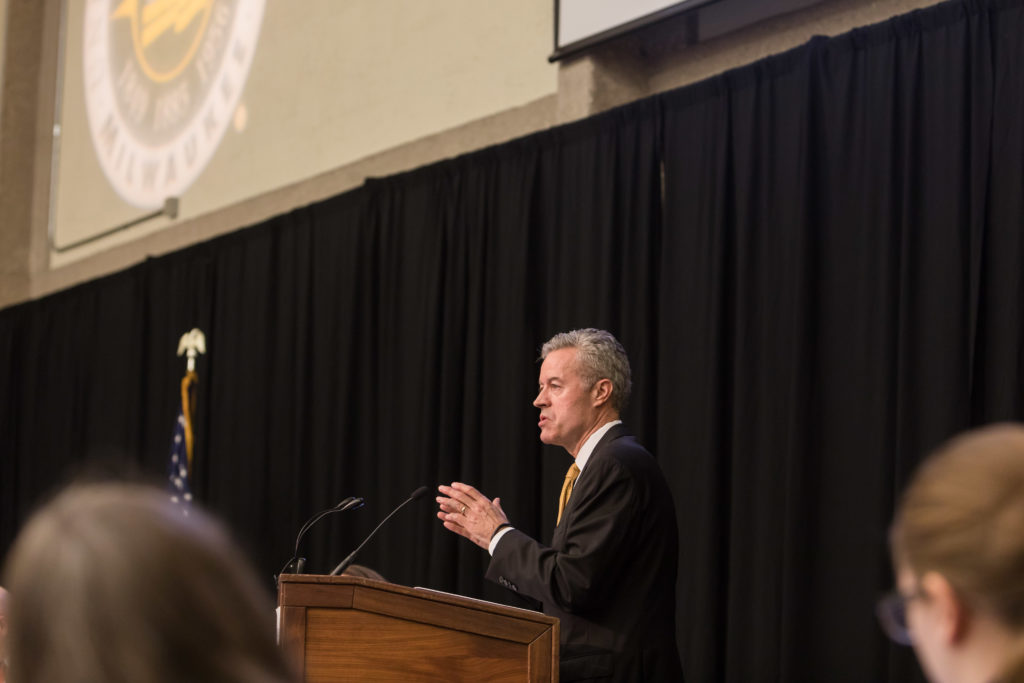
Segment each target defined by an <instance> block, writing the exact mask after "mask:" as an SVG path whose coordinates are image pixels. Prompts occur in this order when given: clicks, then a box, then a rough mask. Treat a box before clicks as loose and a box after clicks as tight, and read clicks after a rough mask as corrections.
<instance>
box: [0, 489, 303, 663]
mask: <svg viewBox="0 0 1024 683" xmlns="http://www.w3.org/2000/svg"><path fill="white" fill-rule="evenodd" d="M4 578H5V583H6V585H7V586H8V588H9V589H10V590H11V595H12V600H11V601H10V611H9V617H10V623H11V637H10V639H9V643H8V644H9V651H10V662H11V680H13V681H19V682H20V683H72V682H73V683H101V682H103V683H171V682H172V681H175V682H177V681H209V682H211V683H213V682H216V683H221V682H224V683H234V682H236V681H237V682H238V683H242V682H243V681H244V682H246V683H278V682H284V681H291V680H293V679H292V677H291V674H290V671H289V670H288V668H287V666H286V665H285V662H284V660H283V658H282V655H281V652H280V650H279V649H278V648H277V645H276V643H275V639H274V606H273V604H272V603H271V602H270V600H269V597H268V596H267V595H266V593H265V592H264V590H263V588H262V587H261V586H260V584H259V582H258V581H257V579H256V577H255V576H254V574H253V572H252V570H250V569H249V567H248V564H247V563H246V561H245V560H244V559H243V557H242V555H241V553H240V552H239V551H238V550H237V548H236V547H235V545H234V543H233V542H232V541H231V539H230V538H229V537H228V535H227V533H226V532H225V530H224V529H223V528H222V527H221V525H220V524H218V523H217V522H215V521H214V520H213V519H211V518H210V517H209V516H207V515H206V514H204V513H203V512H202V511H200V510H198V509H197V508H195V507H193V508H191V509H190V510H189V511H188V514H187V515H185V514H184V513H183V511H182V509H181V508H180V507H179V506H177V505H174V504H172V503H171V502H170V500H169V499H168V496H167V494H166V493H164V492H162V491H159V490H157V489H153V488H149V487H146V486H141V485H134V484H113V483H110V484H90V485H76V486H72V487H70V488H68V489H67V490H65V491H64V492H63V493H61V494H60V495H58V496H57V497H56V498H55V499H54V500H53V501H51V502H50V503H49V504H48V505H46V506H45V507H43V508H42V509H41V510H39V511H38V512H37V513H36V514H35V515H34V516H33V517H32V518H31V519H30V520H29V522H28V524H27V525H26V526H25V527H24V529H22V531H21V533H20V534H19V536H18V538H17V539H16V541H15V543H14V546H13V547H12V549H11V552H10V553H9V555H8V558H7V564H6V566H5V571H4Z"/></svg>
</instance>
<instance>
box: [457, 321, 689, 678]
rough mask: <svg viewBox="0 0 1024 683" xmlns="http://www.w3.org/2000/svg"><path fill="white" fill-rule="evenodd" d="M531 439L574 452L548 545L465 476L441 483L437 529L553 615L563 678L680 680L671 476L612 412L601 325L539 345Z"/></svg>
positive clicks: (617, 404)
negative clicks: (479, 552) (460, 539)
mask: <svg viewBox="0 0 1024 683" xmlns="http://www.w3.org/2000/svg"><path fill="white" fill-rule="evenodd" d="M541 358H542V359H543V363H542V365H541V369H540V380H539V386H538V389H539V391H538V394H537V398H536V399H535V400H534V402H533V405H534V406H536V407H537V408H539V409H540V419H539V421H538V426H539V427H540V438H541V441H543V442H544V443H546V444H552V445H557V446H562V447H563V448H565V450H566V451H568V452H569V454H570V455H571V456H572V457H573V458H574V459H575V462H574V463H573V465H572V466H571V467H570V468H569V473H568V474H567V475H566V480H565V483H564V486H563V490H562V495H561V497H560V500H559V514H558V522H557V524H556V526H555V532H554V536H553V538H552V541H551V544H550V545H544V544H542V543H539V542H537V541H535V540H534V539H532V538H530V537H529V536H527V535H526V534H524V533H522V532H521V531H519V530H517V529H515V528H514V527H512V526H511V525H510V523H509V520H508V518H507V517H506V515H505V513H504V511H503V510H502V509H501V501H500V499H499V498H495V499H494V500H493V501H492V500H490V499H488V498H487V497H486V496H484V495H483V494H481V493H480V492H479V491H477V490H476V489H475V488H473V487H472V486H469V485H467V484H463V483H459V482H453V483H452V485H451V486H441V487H439V491H440V492H441V495H440V496H438V498H437V501H438V503H439V504H440V511H439V512H438V517H439V518H440V519H441V520H442V521H443V522H444V526H445V528H447V529H449V530H451V531H453V532H455V533H457V534H460V535H461V536H465V537H466V538H468V539H469V540H471V541H473V542H474V543H476V544H477V545H479V546H480V547H482V548H487V549H488V550H489V552H490V553H491V562H490V565H489V567H488V569H487V578H488V579H491V580H493V581H496V582H497V583H499V584H501V585H502V586H505V587H506V588H508V589H510V590H512V591H515V592H517V593H522V594H524V595H527V596H530V597H532V598H534V599H536V600H539V601H541V603H542V604H543V605H544V612H545V613H546V614H550V615H552V616H556V617H558V618H559V620H560V622H561V641H562V643H561V666H560V673H561V680H563V681H572V680H580V679H586V680H608V681H639V680H651V681H680V680H682V676H683V674H682V668H681V666H680V663H679V653H678V651H677V649H676V643H675V584H676V570H677V565H678V545H679V539H678V531H677V528H676V518H675V506H674V504H673V501H672V494H671V492H670V491H669V488H668V484H667V483H666V481H665V478H664V476H663V475H662V473H661V469H660V468H659V467H658V464H657V462H656V461H655V460H654V458H653V457H652V456H651V454H650V453H649V452H648V451H647V450H646V449H644V448H643V447H642V446H641V445H640V444H639V443H637V441H636V440H635V439H634V438H633V437H632V436H630V435H629V433H628V431H627V430H626V428H625V426H623V424H622V423H621V421H620V420H619V415H620V413H621V411H622V409H623V408H624V407H625V405H626V402H627V401H628V399H629V393H630V390H631V388H632V387H631V378H630V369H629V360H628V358H627V357H626V353H625V351H624V350H623V348H622V345H621V344H619V342H618V341H617V340H616V339H615V337H614V336H612V335H611V334H610V333H608V332H605V331H604V330H596V329H592V328H587V329H583V330H573V331H571V332H564V333H561V334H557V335H555V336H554V337H552V338H551V339H550V340H548V342H547V343H546V344H544V347H543V349H542V351H541Z"/></svg>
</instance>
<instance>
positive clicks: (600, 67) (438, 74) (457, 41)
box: [0, 0, 934, 305]
mask: <svg viewBox="0 0 1024 683" xmlns="http://www.w3.org/2000/svg"><path fill="white" fill-rule="evenodd" d="M40 1H42V2H46V3H49V4H52V3H54V2H57V1H58V0H40ZM341 4H342V3H335V2H332V0H311V2H310V3H309V6H310V7H311V8H313V9H317V8H319V10H321V11H322V10H323V9H324V8H325V7H326V6H327V5H330V6H332V7H337V6H340V5H341ZM399 4H402V6H403V8H404V10H405V11H398V10H396V9H395V7H397V6H398V5H399ZM499 4H505V3H494V4H493V5H492V4H491V3H475V2H469V1H468V0H466V1H465V2H456V1H455V0H450V2H445V3H415V2H408V3H398V2H397V1H395V2H388V3H385V2H379V1H376V0H365V1H363V0H358V1H357V0H349V1H347V2H346V3H344V5H345V6H347V7H348V8H349V10H346V11H351V12H352V13H353V14H346V15H345V16H346V19H345V21H343V22H341V23H343V24H345V26H347V27H351V26H359V27H363V28H364V29H365V30H362V31H358V32H356V33H357V34H358V35H352V36H351V42H349V43H347V44H346V45H344V46H339V45H337V43H336V42H335V43H330V41H327V42H328V43H329V44H330V45H333V47H329V48H326V49H327V50H328V52H327V55H326V57H325V56H324V55H322V54H319V53H317V54H316V56H315V60H319V61H316V63H313V62H314V61H315V60H314V55H313V54H312V53H313V52H316V50H314V47H315V46H316V45H317V44H318V43H319V44H321V45H322V44H323V42H324V41H325V40H326V38H325V36H326V34H328V33H331V31H330V30H328V28H327V27H326V26H322V25H318V24H314V25H308V24H307V25H305V29H304V30H306V31H307V33H306V35H308V36H309V37H310V40H308V41H306V42H307V43H308V45H304V46H303V47H302V48H301V49H292V50H290V51H287V52H286V53H285V54H284V55H282V56H281V57H280V59H281V60H283V61H280V62H278V63H277V64H278V67H277V68H275V67H274V66H273V65H269V64H260V63H259V60H260V59H264V60H269V59H270V58H269V56H268V55H270V54H271V52H269V51H268V52H265V53H260V55H262V56H260V55H257V57H256V60H255V61H254V63H253V67H252V72H251V75H250V79H252V84H251V87H252V91H251V92H252V93H257V92H260V91H268V92H271V93H272V92H273V91H274V88H275V85H274V84H275V83H276V84H280V83H281V82H282V79H283V80H285V81H287V79H288V78H289V77H290V76H294V74H296V73H302V74H304V75H303V76H302V78H303V79H307V80H304V81H303V82H304V83H307V84H312V83H314V82H316V83H320V82H322V81H323V80H325V79H330V78H335V79H336V80H337V87H335V88H333V89H331V90H330V91H329V92H318V90H317V88H316V87H313V86H312V85H310V86H309V87H307V88H302V87H300V88H296V89H295V90H293V91H289V92H290V96H287V97H286V96H280V97H279V98H278V99H279V100H280V101H276V100H275V99H274V98H273V96H272V95H271V99H270V100H269V101H266V100H261V99H260V97H259V96H258V95H255V94H253V95H250V91H249V90H247V91H246V94H245V97H244V102H245V104H246V107H247V109H248V113H249V117H248V122H247V128H246V131H245V133H244V139H243V135H239V134H237V133H233V132H231V131H229V133H228V136H229V140H228V141H227V142H226V145H225V147H224V149H223V150H222V151H219V152H218V153H217V154H218V156H217V157H215V158H214V159H213V161H211V164H210V167H209V169H208V170H207V172H206V174H204V176H203V178H204V179H205V180H204V181H203V182H204V186H203V188H202V189H197V190H195V191H194V192H195V196H190V195H191V194H192V191H190V193H189V194H187V195H186V197H184V198H183V208H184V211H185V215H183V216H182V217H181V218H179V219H178V220H177V221H175V222H174V223H173V225H172V226H171V227H169V228H167V229H163V228H164V225H162V224H161V223H160V221H156V222H154V224H152V225H145V226H142V227H140V228H134V229H132V230H130V231H128V232H126V233H124V234H122V235H119V236H117V237H114V238H111V239H109V240H107V241H105V242H104V243H102V244H99V245H95V246H91V247H89V248H88V250H87V251H85V250H83V251H81V252H80V253H78V254H75V255H73V258H74V260H73V261H71V260H67V259H63V257H61V258H57V257H55V256H54V255H53V254H52V253H49V252H44V256H45V257H44V258H42V259H40V258H39V253H40V244H44V245H45V234H46V225H47V222H48V219H49V218H50V216H49V214H48V210H47V206H48V199H49V197H48V191H49V190H48V185H47V183H46V182H44V181H47V180H48V178H49V176H48V163H49V158H50V152H51V149H50V142H49V140H48V139H47V137H46V136H45V135H43V134H42V132H45V131H47V130H48V126H49V125H50V124H48V123H47V121H46V118H45V116H41V120H38V121H36V124H35V126H36V129H35V133H36V142H35V146H34V148H33V152H34V155H35V159H36V161H37V164H38V165H39V166H40V167H42V168H43V169H44V171H45V172H44V173H43V174H42V177H41V178H40V179H37V182H36V183H35V185H34V186H33V187H32V192H31V193H30V194H31V196H32V197H34V198H35V199H34V200H33V201H29V200H27V199H25V198H21V199H20V200H19V199H12V198H11V197H7V199H4V198H3V193H2V192H0V212H2V213H0V215H10V214H9V213H8V212H7V208H8V207H10V206H11V204H12V202H14V203H16V202H18V201H21V202H23V203H24V202H28V206H27V209H26V210H25V211H24V212H23V214H22V215H27V216H28V219H27V220H26V219H20V220H19V222H18V223H17V224H11V223H8V222H4V223H2V224H0V242H3V241H4V240H8V241H9V239H10V236H11V235H15V236H16V238H17V239H16V240H15V241H17V242H18V243H19V244H22V245H25V244H28V245H30V246H31V249H29V250H28V251H30V252H31V253H32V254H35V258H34V259H33V258H31V257H29V258H25V259H24V260H22V261H19V262H18V263H20V264H21V266H20V267H21V269H22V274H23V275H24V278H23V281H24V282H25V283H27V286H26V287H23V288H21V289H18V288H16V287H6V286H5V285H4V284H3V283H4V280H3V279H0V305H4V304H7V303H11V302H14V301H18V300H22V299H24V298H25V297H26V296H32V297H34V296H40V295H44V294H46V293H49V292H52V291H55V290H57V289H60V288H63V287H67V286H70V285H72V284H75V283H78V282H81V281H84V280H88V279H91V278H95V277H97V276H100V275H103V274H106V273H110V272H114V271H116V270H120V269H123V268H125V267H127V266H129V265H131V264H133V263H135V262H138V261H139V260H141V259H143V258H145V257H146V256H148V255H157V254H162V253H167V252H169V251H173V250H176V249H179V248H181V247H184V246H187V245H189V244H192V243H194V242H197V241H201V240H204V239H208V238H210V237H213V236H216V235H219V234H222V233H225V232H229V231H232V230H235V229H238V228H240V227H243V226H246V225H250V224H252V223H256V222H259V221H261V220H264V219H266V218H268V217H270V216H273V215H275V214H278V213H281V212H284V211H287V210H289V209H291V208H294V207H295V206H299V205H302V204H306V203H309V202H312V201H316V200H318V199H322V198H324V197H328V196H331V195H333V194H336V193H338V192H342V191H345V190H347V189H350V188H352V187H355V186H357V185H359V184H360V183H361V182H362V181H363V179H364V178H365V177H367V176H370V175H375V176H380V175H386V174H390V173H396V172H400V171H402V170H406V169H409V168H414V167H416V166H420V165H423V164H426V163H430V162H432V161H435V160H438V159H441V158H445V157H448V156H452V155H455V154H459V153H462V152H466V151H470V150H473V149H477V148H480V147H484V146H487V145H491V144H496V143H500V142H503V141H507V140H509V139H511V138H513V137H517V136H520V135H524V134H528V133H530V132H533V131H536V130H539V129H543V128H546V127H549V126H553V125H557V124H559V123H564V122H567V121H570V120H574V119H576V118H580V117H584V116H588V115H590V114H593V113H595V112H598V111H601V110H603V109H605V108H608V107H612V106H616V105H619V104H622V103H625V102H628V101H631V100H633V99H636V98H639V97H644V96H646V95H649V94H652V93H655V92H661V91H664V90H667V89H671V88H675V87H679V86H681V85H685V84H688V83H692V82H694V81H697V80H701V79H703V78H707V77H709V76H712V75H714V74H716V73H720V72H721V71H724V70H726V69H729V68H732V67H736V66H740V65H743V64H746V63H749V62H751V61H754V60H756V59H759V58H762V57H764V56H767V55H770V54H774V53H778V52H781V51H784V50H787V49H789V48H791V47H795V46H797V45H800V44H802V43H804V42H806V41H807V40H808V39H809V38H810V37H812V36H814V35H822V34H824V35H836V34H839V33H843V32H845V31H848V30H850V29H852V28H855V27H857V26H862V25H865V24H869V23H874V22H877V21H883V20H885V19H887V18H889V17H891V16H894V15H896V14H901V13H904V12H907V11H910V10H912V9H915V8H918V7H923V6H927V5H931V4H934V0H826V1H825V2H822V3H820V4H817V5H814V6H811V7H807V8H805V9H801V10H799V11H795V12H792V13H790V14H788V15H785V16H781V17H776V18H774V19H769V20H767V21H764V22H761V23H759V24H757V25H754V26H751V27H748V28H746V29H743V30H740V31H736V32H732V33H729V34H726V35H723V36H720V37H717V38H714V39H712V40H710V41H707V42H704V43H700V44H697V45H691V44H689V43H688V40H687V39H686V38H685V36H686V35H688V34H689V32H690V31H689V28H688V27H687V26H686V25H685V21H686V20H685V19H676V20H671V21H669V22H667V23H665V24H663V25H660V26H657V27H652V28H649V29H647V30H645V31H643V32H642V33H639V34H634V35H632V36H628V37H624V38H621V39H619V40H617V41H615V42H613V43H610V44H606V45H604V46H601V47H599V48H596V49H594V50H593V51H591V52H590V53H588V54H586V55H584V56H580V57H576V58H573V59H569V60H566V61H564V62H561V63H559V64H558V65H557V66H549V65H547V64H546V62H543V61H541V60H538V59H537V57H538V56H540V57H541V58H544V57H546V55H547V53H548V52H549V51H550V48H551V35H552V28H551V23H550V22H551V16H552V11H551V9H552V8H551V3H550V0H528V1H527V0H509V2H508V4H507V5H506V7H505V9H506V10H508V11H509V12H511V13H510V14H508V15H507V16H506V15H505V14H502V13H501V12H492V11H487V12H483V13H480V12H478V15H477V16H474V17H473V18H472V22H473V26H474V27H475V28H478V29H480V31H479V34H478V35H481V36H487V37H486V38H485V39H484V38H481V39H469V38H467V37H466V32H465V31H464V30H459V28H458V27H456V26H452V25H449V23H448V22H447V21H445V19H444V18H443V17H441V16H440V15H436V16H434V15H430V14H429V13H427V12H426V11H425V10H422V8H424V7H426V6H431V7H436V6H441V5H444V6H449V7H457V8H459V9H461V10H464V11H465V12H468V13H472V11H473V8H480V7H481V6H485V5H486V6H488V7H490V8H493V7H495V6H497V5H499ZM289 5H290V6H293V7H294V4H291V3H289ZM513 7H514V8H515V9H514V11H513V9H512V8H513ZM381 8H384V9H381ZM415 8H421V9H420V10H416V9H415ZM282 11H283V10H282V9H281V6H275V5H274V2H273V0H269V2H268V5H267V15H266V17H265V23H264V27H263V28H264V33H263V37H262V38H261V40H264V41H270V42H271V43H276V42H279V41H281V40H283V38H282V37H281V36H280V35H279V34H278V32H279V31H283V30H284V29H283V28H281V27H282V26H283V25H284V24H286V23H287V21H286V19H285V18H283V17H277V15H275V13H280V12H282ZM52 15H53V13H52V12H49V13H47V16H48V17H49V19H47V21H48V22H49V24H50V25H49V26H48V27H47V26H39V27H36V28H35V29H34V30H37V31H43V30H49V31H51V32H53V31H54V28H53V26H52V24H53V23H54V19H53V16H52ZM275 17H276V18H275ZM288 20H295V18H294V17H291V18H288ZM467 21H468V20H467ZM388 26H395V27H396V28H395V30H393V31H391V30H388V29H386V28H385V27H388ZM334 28H335V29H336V28H337V26H335V27H334ZM463 28H464V26H463ZM690 28H692V27H690ZM346 30H348V29H346ZM474 35H477V34H474ZM538 52H540V55H538V54H537V53H538ZM494 54H501V55H505V56H506V58H507V59H509V60H512V61H515V62H521V63H517V64H512V65H509V64H502V65H495V63H494V62H493V61H488V55H494ZM41 61H42V66H41V68H40V69H39V71H40V72H41V73H40V78H41V79H43V81H44V82H46V79H49V82H50V83H52V82H53V80H54V78H55V71H56V67H55V66H54V67H53V68H52V69H51V71H52V73H46V71H47V69H46V64H47V62H46V58H45V55H44V57H43V58H41ZM499 61H500V60H499ZM54 63H55V62H54ZM332 63H336V64H335V65H334V66H332ZM481 65H484V67H485V68H478V67H480V66H481ZM9 71H10V69H7V70H5V87H4V90H3V92H4V93H5V94H7V93H9V91H10V88H9V85H8V84H7V83H6V79H7V78H8V73H9ZM307 71H308V72H309V73H308V74H305V72H307ZM278 87H279V86H278ZM250 97H251V98H252V99H250ZM40 100H41V101H42V102H43V103H44V106H43V108H44V109H45V101H46V98H45V97H41V98H40ZM283 119H287V120H289V121H292V122H294V123H295V124H296V125H294V126H291V127H282V126H281V125H280V121H281V120H283ZM2 123H5V122H3V121H0V124H2ZM51 123H52V122H51ZM20 125H21V126H25V125H27V124H26V123H25V122H24V121H21V123H20ZM4 129H5V130H6V129H7V126H6V125H5V128H4ZM233 135H237V137H235V138H231V136H233ZM250 139H252V140H259V142H258V146H260V147H261V148H265V149H264V150H263V151H264V152H266V153H267V154H268V155H269V158H270V159H271V161H269V162H267V163H268V164H269V165H270V166H273V167H274V168H263V167H260V168H247V169H244V171H243V172H241V173H240V175H238V177H226V176H229V175H230V174H231V172H232V171H231V170H230V169H232V168H235V169H237V167H238V164H239V163H242V164H243V165H244V159H245V158H246V157H245V153H246V151H245V147H246V146H249V145H252V144H256V143H251V142H249V140H250ZM0 144H2V145H3V146H4V147H3V149H0V156H2V154H3V153H6V151H7V146H8V144H9V141H3V140H0ZM62 144H63V142H62ZM62 155H63V153H62ZM232 164H235V166H232ZM277 166H281V168H276V167H277ZM284 171H287V173H283V172H284ZM279 172H282V175H281V176H278V175H274V174H275V173H279ZM37 175H38V174H37ZM207 175H208V176H209V178H207V177H206V176H207ZM285 177H290V178H291V180H288V179H282V178H285ZM0 190H2V188H0ZM203 192H208V193H209V194H210V195H211V197H212V199H211V198H209V197H208V198H206V199H203V200H202V201H201V194H202V193H203ZM216 200H219V201H220V203H219V204H218V203H217V201H216ZM5 201H6V202H7V205H6V206H5V204H4V202H5ZM203 201H206V202H207V204H206V205H205V206H206V208H199V207H201V206H204V204H203V203H202V202H203ZM14 208H18V207H17V206H15V207H14ZM161 220H163V219H161ZM165 223H166V221H165ZM26 236H27V237H26ZM18 263H15V264H14V265H15V267H17V266H18ZM2 266H4V261H3V254H0V267H2ZM10 267H11V265H10V263H8V264H7V269H8V271H9V270H10ZM2 274H3V272H2V270H0V275H2Z"/></svg>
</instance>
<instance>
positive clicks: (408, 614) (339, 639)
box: [277, 574, 558, 683]
mask: <svg viewBox="0 0 1024 683" xmlns="http://www.w3.org/2000/svg"><path fill="white" fill-rule="evenodd" d="M277 602H278V606H279V607H280V610H281V615H280V640H281V647H282V649H284V651H285V655H286V656H288V657H289V658H290V659H291V660H292V661H293V662H295V663H296V664H297V665H298V667H299V669H300V671H301V672H302V674H303V675H304V676H305V680H306V681H307V683H334V682H335V681H439V680H444V681H474V682H475V681H531V682H540V681H558V619H556V618H554V617H548V616H545V615H543V614H541V613H539V612H531V611H530V610H524V609H517V608H515V607H506V606H504V605H497V604H494V603H491V602H484V601H482V600H473V599H471V598H465V597H462V596H459V595H452V594H450V593H440V592H437V591H432V590H428V589H424V588H407V587H405V586H396V585H394V584H390V583H385V582H383V581H373V580H371V579H363V578H356V577H349V576H314V575H303V574H282V575H281V577H280V583H279V585H278V601H277Z"/></svg>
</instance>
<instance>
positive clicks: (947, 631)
mask: <svg viewBox="0 0 1024 683" xmlns="http://www.w3.org/2000/svg"><path fill="white" fill-rule="evenodd" d="M921 590H922V591H923V592H924V593H925V594H926V595H927V596H928V598H927V599H928V600H931V601H932V602H933V603H934V604H933V605H932V609H933V610H934V615H935V617H936V618H937V619H938V620H939V623H938V627H939V628H938V632H939V633H940V635H941V637H942V639H943V641H944V642H945V643H947V644H949V645H955V644H957V643H960V642H961V641H963V639H964V638H966V637H967V631H968V627H969V625H970V615H971V610H970V607H968V606H967V603H965V602H964V601H963V599H962V598H961V597H960V595H959V594H957V592H956V589H955V588H953V585H952V584H951V583H950V582H949V581H948V580H947V579H946V577H945V576H943V575H942V574H939V573H938V572H928V573H927V574H925V575H924V576H923V577H921Z"/></svg>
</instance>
